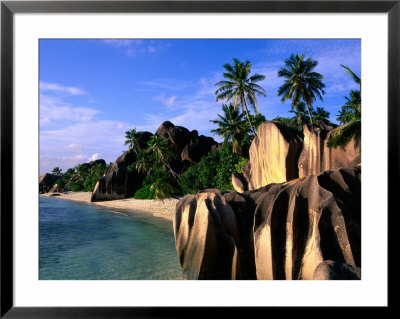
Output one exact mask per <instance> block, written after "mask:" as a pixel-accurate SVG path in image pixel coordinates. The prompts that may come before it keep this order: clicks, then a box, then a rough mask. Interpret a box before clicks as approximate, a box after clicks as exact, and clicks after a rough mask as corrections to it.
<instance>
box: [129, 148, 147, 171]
mask: <svg viewBox="0 0 400 319" xmlns="http://www.w3.org/2000/svg"><path fill="white" fill-rule="evenodd" d="M152 166H153V163H152V161H151V159H150V156H149V154H148V152H146V150H142V149H138V150H137V155H136V161H135V162H134V163H133V164H132V165H130V166H128V170H129V171H131V170H132V169H133V168H135V169H136V171H138V172H139V173H146V174H147V175H149V172H150V169H151V167H152Z"/></svg>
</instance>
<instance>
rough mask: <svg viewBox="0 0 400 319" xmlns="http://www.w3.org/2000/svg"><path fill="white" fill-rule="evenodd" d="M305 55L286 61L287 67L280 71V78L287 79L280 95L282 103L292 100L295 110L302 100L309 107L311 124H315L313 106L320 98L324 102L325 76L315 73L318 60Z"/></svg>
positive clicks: (291, 57) (280, 89) (279, 92)
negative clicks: (312, 113) (312, 114)
mask: <svg viewBox="0 0 400 319" xmlns="http://www.w3.org/2000/svg"><path fill="white" fill-rule="evenodd" d="M304 57H305V55H304V54H303V55H301V56H299V55H298V54H296V55H294V54H292V55H291V56H290V58H289V59H287V60H286V61H285V67H284V68H282V69H280V70H279V71H278V76H279V77H283V78H285V83H284V84H283V85H282V86H281V87H280V88H279V89H278V95H279V96H282V102H286V101H287V100H288V99H291V100H292V107H293V109H295V110H296V109H297V107H298V106H299V102H300V101H301V100H302V101H303V102H304V103H305V104H306V107H307V111H308V115H309V118H310V123H311V124H312V123H313V120H312V116H311V109H310V108H311V106H312V104H313V102H314V100H315V99H316V98H317V97H318V98H320V99H321V100H322V94H325V91H324V90H323V89H324V88H325V84H324V83H322V80H323V78H324V77H323V76H322V75H321V74H319V73H317V72H315V71H314V69H315V67H316V66H317V65H318V62H317V61H316V60H313V59H312V58H311V57H308V58H307V59H306V60H304Z"/></svg>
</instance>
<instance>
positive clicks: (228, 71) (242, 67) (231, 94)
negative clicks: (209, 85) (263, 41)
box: [215, 59, 266, 137]
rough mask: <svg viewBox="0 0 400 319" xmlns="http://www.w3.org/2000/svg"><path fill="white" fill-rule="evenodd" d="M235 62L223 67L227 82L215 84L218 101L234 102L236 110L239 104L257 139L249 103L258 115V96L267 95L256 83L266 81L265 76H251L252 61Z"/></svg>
mask: <svg viewBox="0 0 400 319" xmlns="http://www.w3.org/2000/svg"><path fill="white" fill-rule="evenodd" d="M233 62H234V63H233V65H230V64H228V63H226V64H224V65H223V67H224V68H225V72H224V73H223V76H224V78H225V79H226V80H224V81H220V82H218V83H216V84H215V85H216V86H219V88H218V89H217V90H216V91H215V95H216V96H217V97H216V100H217V101H219V100H226V101H233V106H234V108H235V109H236V108H237V106H238V104H239V105H240V106H241V107H242V110H243V111H245V112H246V115H247V120H248V121H249V125H250V128H251V130H252V132H253V135H254V137H255V136H256V132H255V130H254V127H253V124H252V122H251V119H250V115H249V111H248V107H247V103H248V104H249V105H250V106H251V107H252V108H253V109H254V110H255V112H256V113H258V108H257V98H256V95H261V96H266V94H265V90H264V89H263V88H262V87H261V86H259V85H258V84H256V82H259V81H262V80H264V79H265V76H264V75H261V74H254V75H252V76H250V69H251V63H250V61H246V62H240V61H239V60H238V59H233Z"/></svg>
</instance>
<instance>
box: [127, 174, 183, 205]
mask: <svg viewBox="0 0 400 319" xmlns="http://www.w3.org/2000/svg"><path fill="white" fill-rule="evenodd" d="M174 184H175V181H174V179H173V177H172V176H171V173H169V172H168V171H167V169H166V168H165V166H161V167H157V166H153V167H152V169H151V171H150V174H149V175H148V176H146V178H145V179H144V180H143V187H142V188H140V189H139V190H137V191H136V192H135V195H134V198H135V199H154V198H160V199H162V198H165V197H170V195H171V193H172V192H174V191H176V190H175V188H174V187H173V185H174Z"/></svg>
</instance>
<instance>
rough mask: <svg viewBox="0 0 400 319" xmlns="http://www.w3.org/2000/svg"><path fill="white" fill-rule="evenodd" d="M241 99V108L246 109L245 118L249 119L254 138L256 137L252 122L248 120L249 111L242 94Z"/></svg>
mask: <svg viewBox="0 0 400 319" xmlns="http://www.w3.org/2000/svg"><path fill="white" fill-rule="evenodd" d="M241 100H242V107H243V108H244V109H245V111H246V116H247V120H248V121H249V124H250V128H251V130H252V132H253V136H254V138H256V137H257V135H256V131H255V130H254V127H253V123H251V120H250V115H249V112H248V111H247V104H246V100H245V99H244V97H243V96H242V99H241Z"/></svg>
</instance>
